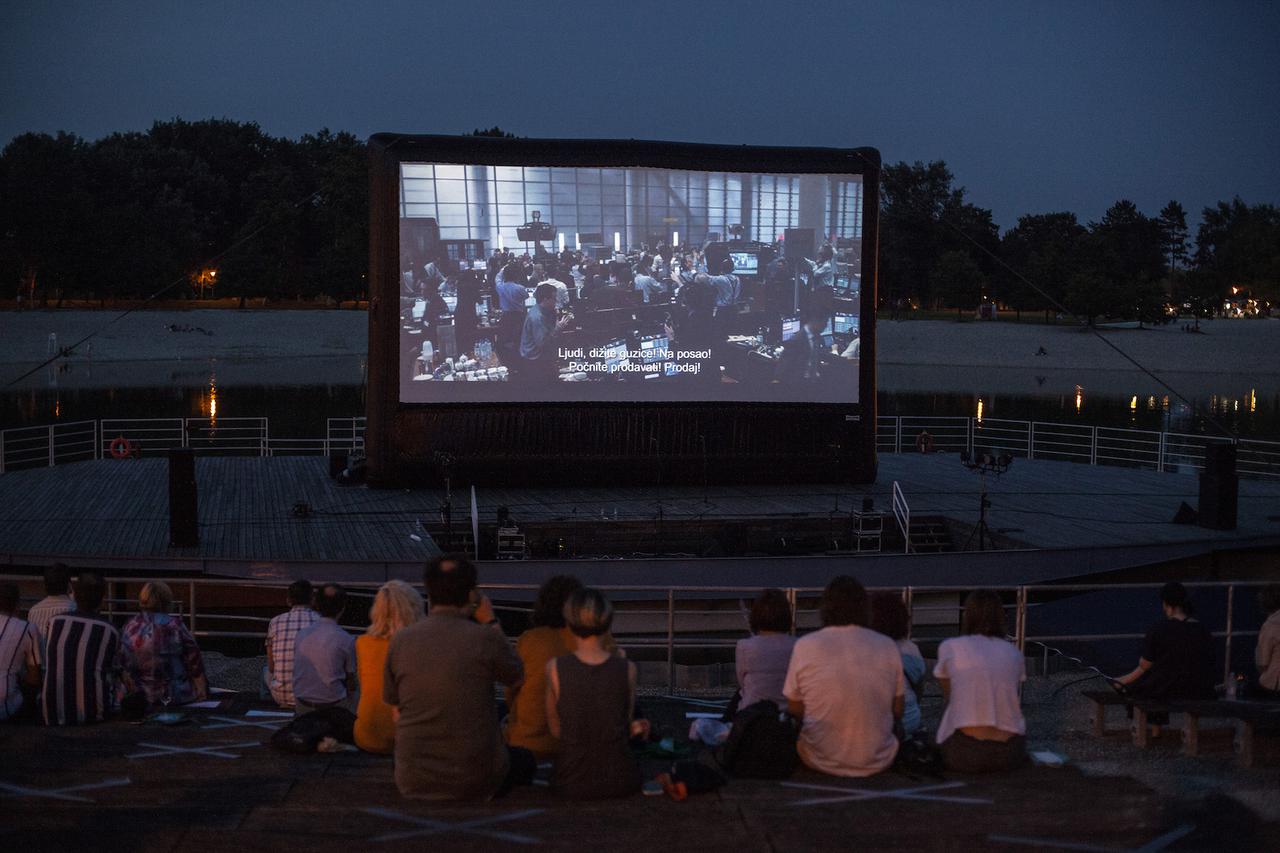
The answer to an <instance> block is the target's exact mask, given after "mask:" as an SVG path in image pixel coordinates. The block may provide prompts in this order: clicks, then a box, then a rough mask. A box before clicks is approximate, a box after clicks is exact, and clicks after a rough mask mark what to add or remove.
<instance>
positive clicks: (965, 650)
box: [933, 589, 1027, 773]
mask: <svg viewBox="0 0 1280 853" xmlns="http://www.w3.org/2000/svg"><path fill="white" fill-rule="evenodd" d="M933 675H934V677H935V678H937V679H938V683H939V684H940V685H941V686H942V697H943V698H944V699H945V700H946V702H947V708H946V710H945V711H943V713H942V721H941V722H940V723H939V724H938V745H939V746H940V747H941V748H942V760H943V762H944V763H945V764H946V766H947V767H948V768H949V769H951V770H955V771H958V772H961V773H988V772H994V771H998V770H1011V769H1013V768H1014V767H1017V766H1019V765H1020V764H1022V763H1024V762H1025V761H1026V760H1027V741H1026V733H1027V723H1026V720H1024V719H1023V717H1022V706H1021V704H1020V700H1019V697H1018V686H1019V685H1020V684H1021V683H1022V682H1023V681H1025V680H1026V677H1027V676H1026V661H1025V660H1024V659H1023V656H1022V652H1020V651H1018V647H1017V646H1015V645H1014V644H1013V643H1010V642H1008V641H1007V640H1006V639H1005V623H1004V606H1003V605H1002V604H1001V602H1000V596H999V595H997V594H996V593H994V592H992V591H991V590H983V589H980V590H975V591H974V592H971V593H969V595H968V597H966V598H965V601H964V615H963V616H962V617H961V619H960V636H959V637H952V638H951V639H949V640H944V641H943V642H942V645H941V646H939V647H938V663H937V665H936V666H934V668H933Z"/></svg>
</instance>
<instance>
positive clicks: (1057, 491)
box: [0, 454, 1280, 577]
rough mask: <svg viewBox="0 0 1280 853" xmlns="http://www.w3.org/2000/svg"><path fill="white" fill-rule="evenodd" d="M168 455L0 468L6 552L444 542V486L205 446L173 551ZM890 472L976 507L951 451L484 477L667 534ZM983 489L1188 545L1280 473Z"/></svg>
mask: <svg viewBox="0 0 1280 853" xmlns="http://www.w3.org/2000/svg"><path fill="white" fill-rule="evenodd" d="M166 464H167V463H166V462H165V460H163V459H142V460H122V461H116V460H103V461H99V462H79V463H72V464H67V465H60V466H57V467H54V468H41V469H34V470H27V471H16V472H9V473H6V474H4V475H2V476H0V565H3V564H5V563H8V564H11V565H23V564H27V565H30V564H31V563H33V562H36V563H38V562H42V561H44V560H47V559H50V558H53V557H68V558H71V559H73V560H75V559H79V560H83V559H85V558H89V557H92V558H95V559H98V560H100V561H103V565H105V566H116V567H128V566H131V565H132V566H133V567H135V568H136V567H141V566H142V564H143V563H146V562H150V563H152V564H154V565H152V567H153V568H165V567H167V568H168V569H169V570H171V571H172V570H181V569H191V570H211V568H210V567H211V566H212V565H213V564H215V563H217V564H219V565H220V566H221V568H223V569H225V570H228V571H231V570H232V569H231V568H230V567H231V566H233V565H234V566H236V567H238V568H236V569H235V570H234V571H235V573H237V574H249V575H254V574H263V575H278V574H279V573H278V572H277V571H276V570H274V569H272V568H271V565H272V564H275V563H280V562H289V561H293V562H304V563H315V564H319V563H325V564H333V565H348V566H351V565H356V564H383V565H384V566H390V565H393V564H402V565H420V564H421V562H422V561H423V560H424V559H426V558H428V557H430V556H431V555H432V554H434V553H436V552H437V548H436V546H435V544H434V543H433V542H432V540H431V538H430V536H428V535H427V533H426V531H425V530H423V529H422V527H421V526H420V522H421V521H423V520H427V521H428V522H429V521H430V520H431V519H433V518H438V512H439V506H440V504H441V502H442V500H443V494H442V492H441V491H440V489H439V488H423V489H420V490H413V491H400V490H387V491H377V490H370V489H367V488H364V487H342V486H338V485H337V484H336V483H335V482H334V481H333V480H331V479H330V478H329V477H328V476H327V474H328V472H327V463H326V460H324V459H320V458H315V457H275V458H258V457H252V458H245V457H207V458H200V459H198V460H197V479H198V483H199V518H200V544H199V546H198V547H196V548H191V549H173V548H170V547H169V545H168V521H167V474H166ZM894 481H897V482H898V483H899V485H900V486H901V488H902V490H903V492H904V494H905V495H906V498H907V500H908V502H909V503H910V506H911V510H912V513H913V514H914V515H917V516H919V515H940V516H945V517H946V518H948V519H952V520H954V521H955V522H957V524H959V525H972V524H973V522H974V521H975V519H976V516H977V511H978V494H979V480H978V477H977V476H976V475H974V474H972V473H970V472H969V471H968V470H966V469H965V468H963V467H962V466H961V465H960V464H959V462H958V461H956V459H955V458H954V457H950V456H947V457H942V456H921V455H918V454H901V455H886V456H882V457H881V460H880V473H879V481H878V482H877V483H875V484H873V485H868V486H859V487H854V486H778V485H772V486H761V487H758V488H745V487H708V488H696V487H683V486H682V487H668V488H643V489H634V488H617V487H604V486H601V487H598V488H571V489H503V488H482V489H480V490H479V492H478V504H479V509H480V514H481V518H482V519H484V520H485V521H486V522H489V521H492V519H493V518H494V517H495V513H496V510H497V508H498V507H499V506H506V507H508V508H509V509H510V512H511V514H512V516H513V517H514V518H515V519H517V520H518V521H523V522H530V521H537V520H550V519H561V520H572V519H575V518H576V519H595V520H600V519H602V518H603V519H606V520H612V519H614V518H617V519H618V520H619V521H624V520H625V521H632V522H636V521H647V522H652V523H653V524H654V525H655V536H656V537H658V538H660V536H661V534H660V530H661V523H662V520H666V521H674V520H680V519H704V520H712V521H715V520H721V519H722V520H725V521H729V520H741V519H761V518H768V519H787V518H810V519H812V518H815V517H817V518H827V517H833V516H841V515H845V514H847V513H848V512H849V511H850V510H851V509H852V508H854V507H859V506H861V503H862V499H863V498H864V497H868V496H869V497H871V498H872V499H873V500H874V502H875V506H876V508H878V509H880V510H884V511H888V509H889V505H890V497H889V495H890V490H891V488H892V484H893V483H894ZM988 489H989V492H990V497H991V510H990V516H989V518H990V525H991V527H992V528H993V529H995V530H996V531H997V533H999V534H1000V535H1001V536H1002V537H1003V538H1004V539H1005V540H1006V541H1007V542H1013V543H1017V544H1019V545H1020V546H1021V547H1024V548H1033V549H1103V548H1112V549H1115V548H1118V547H1128V548H1131V549H1132V548H1138V549H1142V548H1153V549H1154V548H1156V546H1159V547H1163V548H1165V549H1172V550H1173V551H1178V549H1181V551H1179V553H1182V552H1189V551H1188V549H1192V550H1194V548H1202V549H1206V550H1208V549H1213V548H1232V547H1244V546H1252V545H1257V546H1266V547H1275V546H1276V545H1278V544H1280V481H1262V480H1246V481H1242V482H1241V484H1240V512H1239V519H1240V520H1239V529H1238V530H1235V531H1230V532H1218V531H1212V530H1207V529H1205V528H1201V527H1196V526H1182V525H1174V524H1172V523H1170V519H1171V518H1172V517H1173V514H1174V512H1175V511H1176V510H1177V508H1178V505H1179V503H1180V502H1182V501H1186V502H1188V503H1190V504H1192V505H1193V506H1194V505H1195V504H1196V502H1197V481H1196V479H1195V477H1193V476H1190V475H1184V474H1161V473H1156V472H1152V471H1141V470H1134V469H1125V468H1109V467H1100V466H1099V467H1094V466H1088V465H1080V464H1073V463H1068V462H1049V461H1030V462H1029V461H1025V460H1019V461H1017V462H1016V463H1015V464H1014V466H1013V467H1012V469H1011V470H1010V471H1009V472H1008V473H1006V474H1005V475H1004V476H1002V477H1000V478H999V479H993V478H991V479H989V480H988ZM299 501H305V502H307V503H308V504H310V506H311V507H312V510H313V514H312V515H311V516H310V517H308V518H297V517H295V516H294V515H293V506H294V504H295V503H297V502H299ZM454 513H455V516H454V517H455V523H456V524H457V525H458V526H459V527H467V526H468V525H469V494H468V493H467V492H464V491H459V492H456V493H455V495H454ZM892 523H893V521H892V517H891V516H890V517H889V518H888V519H887V524H890V525H891V524H892ZM961 529H962V530H963V529H964V528H961ZM415 537H416V538H415ZM1152 553H1156V551H1155V550H1153V551H1152ZM1170 553H1172V551H1170ZM949 556H950V557H951V558H952V559H954V558H955V556H956V555H949ZM964 556H965V557H966V558H967V557H969V556H970V555H964ZM973 556H974V557H976V556H978V555H973ZM914 559H918V560H924V559H925V557H924V556H923V555H922V556H920V557H918V558H914ZM685 562H686V563H688V561H687V560H686V561H685ZM388 571H389V570H388ZM1056 576H1059V577H1061V576H1064V575H1063V574H1062V573H1061V572H1058V573H1057V574H1056Z"/></svg>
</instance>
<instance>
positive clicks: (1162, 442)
mask: <svg viewBox="0 0 1280 853" xmlns="http://www.w3.org/2000/svg"><path fill="white" fill-rule="evenodd" d="M1165 435H1166V434H1165V433H1163V432H1162V433H1160V449H1159V450H1158V451H1157V452H1158V453H1159V456H1158V457H1157V458H1156V470H1157V471H1160V472H1163V471H1164V451H1165Z"/></svg>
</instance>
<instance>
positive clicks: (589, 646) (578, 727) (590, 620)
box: [546, 589, 643, 800]
mask: <svg viewBox="0 0 1280 853" xmlns="http://www.w3.org/2000/svg"><path fill="white" fill-rule="evenodd" d="M564 617H565V621H566V622H568V625H569V630H570V631H571V632H573V635H574V637H576V638H577V640H578V645H577V648H576V649H575V650H574V652H573V653H572V654H568V655H563V656H561V657H558V658H555V659H554V660H551V661H549V662H548V663H547V665H546V677H547V689H546V703H547V704H546V710H547V724H548V726H549V728H550V729H551V734H552V736H553V737H555V738H558V739H559V742H560V750H559V752H557V753H556V757H555V767H554V769H553V770H552V774H551V788H552V790H553V791H555V792H556V793H558V794H560V795H561V796H564V797H567V798H569V799H574V800H599V799H608V798H612V797H626V796H629V795H631V794H634V793H636V792H637V791H639V790H640V768H639V766H638V765H637V764H636V761H635V758H634V757H633V756H632V754H631V747H630V743H629V739H630V737H631V735H632V734H633V733H640V731H641V730H642V729H643V723H641V722H640V721H638V720H633V719H632V709H633V708H634V707H635V696H636V666H635V664H633V663H631V662H630V661H628V660H627V659H626V658H625V657H623V656H621V655H619V654H616V653H614V652H612V651H610V650H609V649H608V648H606V647H605V644H604V643H603V642H602V641H603V639H604V637H606V636H608V635H609V627H610V625H611V624H612V623H613V605H611V604H610V603H609V600H608V599H606V598H605V597H604V595H602V594H601V593H600V592H598V591H597V590H594V589H578V590H575V591H574V593H573V594H572V595H570V596H569V600H568V602H567V603H566V604H565V606H564Z"/></svg>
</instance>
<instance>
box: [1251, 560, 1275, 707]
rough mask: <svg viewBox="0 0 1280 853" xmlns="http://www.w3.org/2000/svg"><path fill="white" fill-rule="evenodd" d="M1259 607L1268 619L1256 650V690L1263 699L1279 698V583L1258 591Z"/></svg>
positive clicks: (1263, 625) (1263, 624) (1260, 633)
mask: <svg viewBox="0 0 1280 853" xmlns="http://www.w3.org/2000/svg"><path fill="white" fill-rule="evenodd" d="M1258 607H1259V609H1261V610H1262V615H1263V616H1265V617H1266V621H1265V622H1263V623H1262V629H1261V630H1259V631H1258V648H1257V651H1255V652H1254V663H1256V664H1257V665H1258V677H1257V678H1256V679H1255V680H1254V684H1253V686H1254V692H1255V693H1256V694H1257V696H1258V698H1260V699H1280V583H1272V584H1267V585H1266V586H1264V587H1263V588H1262V589H1260V590H1258Z"/></svg>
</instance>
